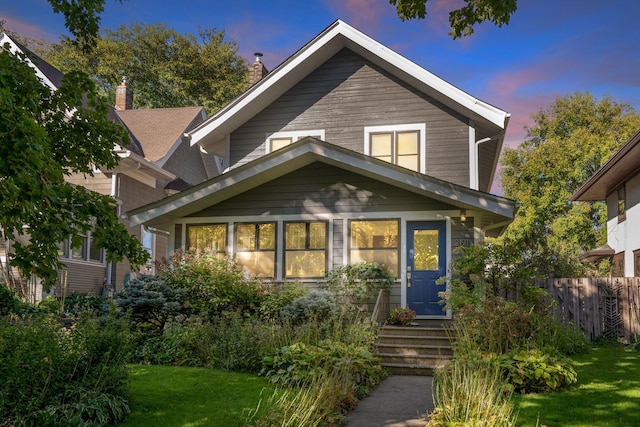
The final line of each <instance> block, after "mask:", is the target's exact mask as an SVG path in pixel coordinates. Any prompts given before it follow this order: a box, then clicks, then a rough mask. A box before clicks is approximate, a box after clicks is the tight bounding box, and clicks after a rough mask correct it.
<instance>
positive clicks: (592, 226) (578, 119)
mask: <svg viewBox="0 0 640 427" xmlns="http://www.w3.org/2000/svg"><path fill="white" fill-rule="evenodd" d="M532 117H533V120H534V122H535V124H534V125H533V126H532V127H530V128H527V139H526V140H525V141H523V142H522V143H521V144H520V145H519V146H518V147H517V148H515V149H507V150H505V152H504V154H503V156H502V159H501V165H502V172H501V183H502V188H503V190H504V194H505V196H506V197H509V198H512V199H515V200H516V201H517V202H518V203H520V209H519V210H518V212H517V214H516V218H515V220H514V222H513V223H512V224H511V226H510V227H509V229H508V230H507V232H506V234H505V236H504V238H505V239H508V240H509V241H510V242H511V243H512V244H514V245H516V246H517V247H520V248H521V250H522V251H523V253H525V254H526V255H527V256H526V259H528V262H530V263H531V265H532V266H535V267H536V268H537V269H538V272H539V273H541V274H543V275H549V274H552V275H555V276H556V277H572V276H573V275H575V274H579V273H580V272H581V268H582V267H581V265H580V264H579V263H578V262H577V255H578V254H579V253H580V252H581V251H583V250H586V249H592V248H594V247H597V246H600V245H602V244H604V243H606V231H605V227H604V226H605V223H606V206H605V205H604V203H602V202H596V203H587V202H581V203H570V202H569V199H570V197H571V195H572V194H573V193H574V192H575V191H576V190H577V189H578V188H579V187H580V186H581V185H582V184H583V183H584V182H585V181H586V180H587V179H588V178H589V177H590V176H591V175H593V174H594V173H595V172H596V171H597V170H598V169H599V168H600V166H601V165H602V164H603V163H604V162H606V161H607V160H608V159H609V157H610V156H611V155H612V154H613V152H614V151H615V150H616V149H618V148H619V147H620V146H621V145H622V144H623V143H624V142H625V141H626V140H627V139H628V138H629V137H630V136H631V135H632V134H633V133H635V132H636V131H637V130H638V128H640V115H639V114H638V113H637V112H636V111H634V110H633V109H632V108H631V107H630V106H629V105H627V104H620V103H617V102H615V101H613V100H612V99H611V98H610V97H604V98H603V99H601V100H597V99H595V98H594V97H593V96H592V95H590V94H588V93H575V94H572V95H568V96H566V97H564V98H558V99H556V100H555V102H553V103H552V104H550V105H549V106H548V107H547V108H546V109H543V110H540V111H539V112H538V113H536V114H534V115H533V116H532Z"/></svg>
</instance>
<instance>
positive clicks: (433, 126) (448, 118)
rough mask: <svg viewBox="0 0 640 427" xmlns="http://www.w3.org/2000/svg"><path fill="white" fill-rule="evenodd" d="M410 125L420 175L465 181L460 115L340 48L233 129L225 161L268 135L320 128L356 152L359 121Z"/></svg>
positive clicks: (464, 129)
mask: <svg viewBox="0 0 640 427" xmlns="http://www.w3.org/2000/svg"><path fill="white" fill-rule="evenodd" d="M410 123H426V127H427V131H426V142H427V159H426V160H427V174H428V175H432V176H435V177H438V178H440V179H444V180H447V181H450V182H454V183H456V184H460V185H467V186H468V185H469V130H468V125H467V120H466V119H465V118H464V117H462V116H461V115H459V114H457V113H455V112H453V111H452V110H450V109H448V108H447V107H445V106H443V105H442V104H440V103H438V102H436V101H434V100H432V99H430V98H428V97H427V96H425V95H424V94H421V93H419V92H417V91H416V90H415V89H413V88H412V87H410V86H408V85H407V84H406V83H404V82H402V81H400V80H398V79H397V78H395V77H394V76H392V75H390V74H389V73H387V72H386V71H384V70H382V69H380V68H378V67H377V66H375V65H374V64H372V63H370V62H368V61H366V60H364V59H363V58H362V57H360V56H359V55H356V54H355V53H353V52H352V51H350V50H347V49H344V50H342V51H341V52H339V53H338V54H336V55H335V56H334V57H333V58H331V59H329V60H328V61H327V62H326V63H325V64H323V65H322V66H320V67H319V68H318V69H317V70H315V71H314V72H313V73H311V74H310V75H309V76H307V77H306V78H305V79H304V80H302V81H301V82H299V83H298V84H297V85H295V86H294V87H293V88H292V89H291V90H289V91H288V92H286V93H285V94H284V95H283V96H281V97H280V98H279V99H278V100H276V101H275V102H274V103H273V104H271V105H270V106H269V107H267V108H266V109H265V110H263V111H262V112H260V113H259V114H257V115H256V116H255V117H254V118H252V119H251V120H250V121H248V122H247V123H245V124H244V125H243V126H241V127H240V128H239V129H237V130H236V131H235V132H233V133H232V135H231V154H230V165H231V167H236V166H239V165H241V164H244V163H247V162H250V161H252V160H255V159H257V158H259V157H260V156H262V155H264V154H265V146H264V141H265V136H266V134H267V133H273V132H280V131H296V130H297V131H301V130H314V129H325V139H326V141H327V142H330V143H333V144H336V145H340V146H343V147H345V148H348V149H351V150H353V151H356V152H359V153H363V152H364V128H365V126H382V125H393V124H410Z"/></svg>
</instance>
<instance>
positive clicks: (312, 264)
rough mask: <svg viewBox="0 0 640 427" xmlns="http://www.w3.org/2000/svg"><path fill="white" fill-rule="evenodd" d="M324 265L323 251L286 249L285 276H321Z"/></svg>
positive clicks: (324, 255) (324, 256)
mask: <svg viewBox="0 0 640 427" xmlns="http://www.w3.org/2000/svg"><path fill="white" fill-rule="evenodd" d="M326 265H327V264H326V254H325V252H324V251H288V252H287V253H286V266H285V277H301V278H304V277H322V276H324V272H325V269H326Z"/></svg>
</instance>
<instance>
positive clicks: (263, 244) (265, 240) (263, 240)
mask: <svg viewBox="0 0 640 427" xmlns="http://www.w3.org/2000/svg"><path fill="white" fill-rule="evenodd" d="M258 229H259V233H260V245H259V247H258V249H260V250H261V251H263V250H265V249H275V248H276V225H275V224H274V223H272V222H271V223H267V224H260V225H259V226H258Z"/></svg>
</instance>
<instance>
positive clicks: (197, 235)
mask: <svg viewBox="0 0 640 427" xmlns="http://www.w3.org/2000/svg"><path fill="white" fill-rule="evenodd" d="M187 247H188V248H189V249H191V250H200V251H210V252H211V253H212V254H215V255H216V256H217V257H218V258H220V259H223V258H225V257H226V256H227V224H198V225H191V224H188V225H187Z"/></svg>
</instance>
